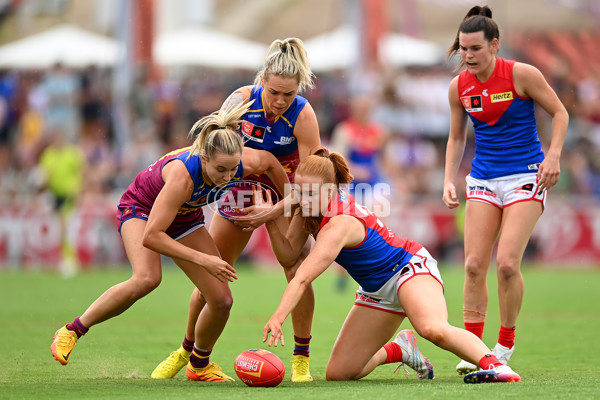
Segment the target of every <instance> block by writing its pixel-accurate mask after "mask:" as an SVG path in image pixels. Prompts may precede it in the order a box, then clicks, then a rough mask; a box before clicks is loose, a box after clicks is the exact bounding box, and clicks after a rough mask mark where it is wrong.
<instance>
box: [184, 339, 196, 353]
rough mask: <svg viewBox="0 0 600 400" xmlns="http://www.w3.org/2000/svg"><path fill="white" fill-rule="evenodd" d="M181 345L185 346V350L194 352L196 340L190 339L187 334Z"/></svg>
mask: <svg viewBox="0 0 600 400" xmlns="http://www.w3.org/2000/svg"><path fill="white" fill-rule="evenodd" d="M181 347H183V349H184V350H185V351H188V352H190V353H191V352H192V350H194V341H193V340H188V338H187V336H185V337H184V338H183V343H181Z"/></svg>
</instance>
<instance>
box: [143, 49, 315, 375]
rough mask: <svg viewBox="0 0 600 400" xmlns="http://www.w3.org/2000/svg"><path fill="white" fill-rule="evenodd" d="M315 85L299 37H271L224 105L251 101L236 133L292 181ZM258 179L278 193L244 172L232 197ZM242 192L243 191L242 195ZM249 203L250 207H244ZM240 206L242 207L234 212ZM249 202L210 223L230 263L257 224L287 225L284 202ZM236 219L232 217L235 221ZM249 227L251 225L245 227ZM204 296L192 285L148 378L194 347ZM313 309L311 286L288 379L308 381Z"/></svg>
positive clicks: (311, 117) (300, 312)
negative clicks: (256, 66)
mask: <svg viewBox="0 0 600 400" xmlns="http://www.w3.org/2000/svg"><path fill="white" fill-rule="evenodd" d="M312 87H313V74H312V72H311V70H310V65H309V62H308V56H307V54H306V50H305V49H304V44H303V43H302V41H301V40H300V39H297V38H288V39H285V40H275V41H273V43H271V46H270V47H269V49H268V51H267V57H266V58H265V60H264V65H263V68H262V69H261V70H260V71H259V72H258V74H257V75H256V80H255V82H254V85H251V86H244V87H242V88H240V89H238V90H236V91H235V92H234V93H232V94H231V95H230V96H229V98H228V99H227V100H226V101H225V103H224V105H223V107H231V106H232V105H237V104H240V103H243V104H246V103H248V102H253V104H252V106H251V107H250V108H249V109H248V111H247V112H246V113H245V114H244V115H243V116H242V120H243V121H242V123H241V125H240V129H239V131H240V135H241V137H242V138H243V140H244V143H245V146H246V147H250V148H253V149H259V150H265V151H268V152H270V153H271V154H273V155H274V156H275V157H277V159H278V160H279V162H280V163H281V165H282V166H283V168H284V169H285V170H286V172H287V174H288V177H289V179H290V182H293V181H294V172H295V171H296V167H297V166H298V163H299V162H300V161H301V160H303V159H304V158H306V157H307V156H308V155H309V154H311V152H312V151H314V150H316V149H317V148H319V147H320V145H321V141H320V137H319V126H318V124H317V117H316V115H315V112H314V110H313V109H312V107H311V105H310V104H309V103H308V102H307V100H306V99H305V98H304V97H302V96H300V95H299V93H301V92H302V91H303V90H304V89H306V88H312ZM256 183H261V185H262V186H263V188H265V189H267V190H269V191H270V192H271V193H272V194H273V198H274V199H275V201H276V202H277V201H279V200H280V199H282V194H283V192H280V191H278V190H276V188H275V187H274V185H273V184H272V182H271V181H270V179H269V177H268V176H265V175H253V176H249V177H246V178H244V180H243V182H242V183H241V184H240V185H238V186H239V187H237V188H235V189H234V191H233V194H234V196H233V197H234V198H246V199H251V198H252V186H253V185H255V184H256ZM240 192H245V196H240V194H243V193H240ZM247 206H248V207H247ZM239 209H244V211H243V212H238V211H239ZM252 209H253V207H252V205H251V204H239V205H238V206H237V207H227V210H224V209H221V212H220V213H215V215H214V218H213V220H212V222H211V226H210V234H211V236H212V237H213V238H214V240H215V243H216V245H217V248H218V249H219V253H220V254H221V257H223V260H225V261H227V262H228V263H229V264H231V265H234V264H235V262H236V261H237V259H238V258H239V256H240V255H241V253H242V251H243V250H244V248H245V247H246V244H247V243H248V241H249V240H250V237H251V235H252V230H251V228H255V227H257V226H259V225H261V224H262V223H264V222H265V221H267V220H269V219H273V218H275V219H276V221H277V223H278V224H281V225H282V226H287V224H288V223H289V218H287V217H285V216H283V210H284V207H283V202H278V204H277V206H276V207H275V208H274V209H273V212H271V213H269V214H264V215H262V216H258V218H253V219H252V220H250V219H248V220H247V219H245V215H246V213H247V212H249V213H250V214H249V215H252ZM234 221H235V222H234ZM248 228H250V229H248ZM309 248H310V246H309V243H308V242H307V243H306V246H305V247H304V251H303V252H302V253H301V254H300V255H299V257H298V259H297V260H291V261H290V262H289V263H286V264H282V267H283V269H284V272H285V276H286V278H287V280H288V281H289V280H291V279H292V278H293V277H294V274H295V271H296V269H297V268H298V265H300V263H301V262H302V260H303V259H304V257H305V256H306V254H307V252H308V250H309ZM204 302H205V300H204V299H203V296H202V294H201V292H200V291H199V290H194V293H193V294H192V297H191V299H190V304H189V312H188V320H187V329H186V334H185V337H184V339H183V342H182V344H181V346H180V347H179V348H178V349H177V350H175V351H173V352H172V353H171V354H170V355H169V356H168V357H167V358H166V359H165V360H164V361H162V362H161V363H160V364H159V365H158V366H157V367H156V368H155V370H154V371H153V372H152V375H151V376H152V378H155V379H166V378H172V377H173V376H175V374H177V372H178V371H179V370H180V369H181V368H183V366H185V365H186V363H187V358H188V357H189V354H190V351H191V350H192V348H193V343H194V342H193V338H194V325H195V322H196V318H197V316H198V314H199V313H200V311H201V310H202V307H203V305H204ZM313 311H314V294H313V291H312V288H309V290H307V291H306V293H305V294H304V296H303V298H302V299H301V300H300V303H299V304H298V307H296V308H295V309H294V311H293V312H292V323H293V326H294V335H295V338H296V346H295V348H294V354H293V359H292V371H291V379H292V381H293V382H310V381H312V376H311V374H310V367H309V362H310V353H309V345H310V339H311V326H312V317H313Z"/></svg>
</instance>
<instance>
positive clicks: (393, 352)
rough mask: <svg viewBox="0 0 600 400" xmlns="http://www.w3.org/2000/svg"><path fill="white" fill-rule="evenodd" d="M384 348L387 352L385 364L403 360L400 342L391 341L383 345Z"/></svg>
mask: <svg viewBox="0 0 600 400" xmlns="http://www.w3.org/2000/svg"><path fill="white" fill-rule="evenodd" d="M383 348H384V349H385V352H386V353H387V357H386V359H385V362H384V364H389V363H396V362H402V349H401V348H400V346H399V345H398V343H394V342H390V343H387V344H385V345H383Z"/></svg>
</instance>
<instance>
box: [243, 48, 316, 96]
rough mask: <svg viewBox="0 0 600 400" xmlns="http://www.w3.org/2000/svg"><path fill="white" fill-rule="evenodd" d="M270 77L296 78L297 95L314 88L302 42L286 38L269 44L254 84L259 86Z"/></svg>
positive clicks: (312, 76)
mask: <svg viewBox="0 0 600 400" xmlns="http://www.w3.org/2000/svg"><path fill="white" fill-rule="evenodd" d="M271 75H277V76H282V77H284V78H296V80H297V81H298V93H302V92H303V91H304V89H306V88H307V87H308V88H311V89H312V88H314V87H315V85H314V83H313V78H314V75H313V73H312V71H311V70H310V63H309V61H308V54H307V53H306V49H305V48H304V43H303V42H302V40H300V39H298V38H287V39H284V40H274V41H273V43H271V45H270V46H269V49H268V50H267V57H266V58H265V61H264V65H263V68H262V69H261V70H260V71H258V74H257V75H256V79H255V80H254V84H255V85H260V84H261V83H262V82H263V81H268V80H269V78H270V77H271Z"/></svg>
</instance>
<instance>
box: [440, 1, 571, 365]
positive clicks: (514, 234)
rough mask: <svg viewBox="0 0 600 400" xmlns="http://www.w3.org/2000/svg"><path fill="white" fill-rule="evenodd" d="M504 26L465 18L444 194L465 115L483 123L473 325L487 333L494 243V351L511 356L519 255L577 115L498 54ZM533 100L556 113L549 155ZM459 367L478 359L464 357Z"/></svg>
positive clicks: (451, 196)
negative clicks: (497, 326)
mask: <svg viewBox="0 0 600 400" xmlns="http://www.w3.org/2000/svg"><path fill="white" fill-rule="evenodd" d="M498 40H499V30H498V26H497V25H496V22H495V21H494V20H493V19H492V11H491V10H490V9H489V8H488V7H487V6H486V7H479V6H476V7H473V8H472V9H471V10H469V12H468V13H467V15H466V17H465V18H464V20H463V21H462V23H461V25H460V27H459V29H458V33H457V36H456V39H455V41H454V44H453V45H452V46H451V47H450V49H449V56H453V55H455V54H456V53H459V54H460V58H461V62H460V65H459V67H458V68H461V67H463V66H464V67H466V69H465V70H464V71H462V72H461V73H460V75H458V76H457V77H455V78H454V79H453V80H452V82H451V84H450V89H449V93H448V98H449V102H450V108H451V123H450V135H449V138H448V146H447V148H446V173H445V178H444V193H443V200H444V203H445V204H446V205H447V206H448V207H449V208H455V207H457V206H458V205H459V201H458V198H457V194H456V188H455V185H454V180H455V178H456V174H457V171H458V168H459V165H460V162H461V159H462V156H463V153H464V149H465V142H466V127H467V115H468V116H469V117H470V119H471V121H472V123H473V127H474V130H475V145H476V147H475V157H474V159H473V163H472V169H471V172H470V174H469V175H468V176H467V182H466V198H467V205H466V214H465V238H464V243H465V283H464V292H463V300H464V302H463V318H464V324H465V328H466V329H467V330H469V331H471V332H473V333H474V334H475V335H477V336H478V337H480V338H481V337H482V335H483V328H484V323H485V317H486V312H487V307H488V291H487V284H486V276H487V270H488V268H489V265H490V261H491V258H492V251H493V249H494V244H495V243H496V241H497V242H498V249H497V256H496V263H497V276H498V297H499V303H500V332H499V335H498V343H497V344H496V346H495V347H494V354H495V355H496V356H497V357H498V358H499V359H500V361H501V362H503V363H504V364H506V363H507V362H508V360H509V359H510V357H511V356H512V354H513V352H514V343H515V326H516V322H517V316H518V315H519V311H520V309H521V304H522V302H523V277H522V275H521V260H522V258H523V253H524V252H525V247H526V246H527V242H528V241H529V237H530V236H531V233H532V231H533V228H534V226H535V224H536V222H537V220H538V219H539V217H540V216H541V214H542V212H543V209H544V204H545V201H546V192H547V190H548V189H549V188H551V187H552V186H554V185H555V184H556V182H557V181H558V176H559V174H560V165H559V159H560V154H561V151H562V147H563V143H564V140H565V136H566V132H567V125H568V122H569V115H568V114H567V111H566V110H565V107H564V106H563V105H562V103H561V102H560V100H559V99H558V97H557V95H556V93H555V92H554V91H553V90H552V88H551V87H550V86H549V85H548V83H547V82H546V80H545V79H544V77H543V75H542V74H541V73H540V71H539V70H537V69H536V68H534V67H533V66H531V65H528V64H523V63H519V62H515V61H511V60H506V59H503V58H500V57H497V55H496V54H497V52H498V47H499V42H498ZM534 103H537V104H538V105H540V106H541V108H542V109H544V110H545V111H546V112H547V113H548V114H549V115H550V116H551V117H552V141H551V143H550V147H549V149H548V153H547V154H546V155H544V153H543V151H542V144H541V142H540V140H539V137H538V131H537V124H536V118H535V108H534ZM456 369H457V371H458V372H459V373H467V372H471V371H474V370H475V369H476V366H475V365H473V364H472V363H468V362H466V361H464V360H463V361H461V362H460V363H459V364H458V366H457V367H456Z"/></svg>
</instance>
